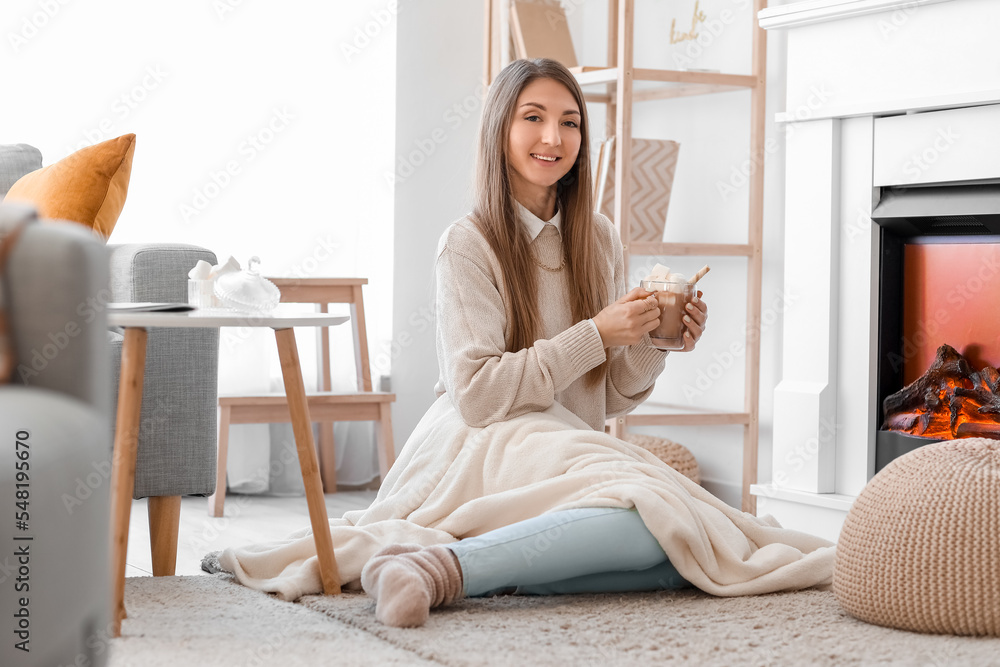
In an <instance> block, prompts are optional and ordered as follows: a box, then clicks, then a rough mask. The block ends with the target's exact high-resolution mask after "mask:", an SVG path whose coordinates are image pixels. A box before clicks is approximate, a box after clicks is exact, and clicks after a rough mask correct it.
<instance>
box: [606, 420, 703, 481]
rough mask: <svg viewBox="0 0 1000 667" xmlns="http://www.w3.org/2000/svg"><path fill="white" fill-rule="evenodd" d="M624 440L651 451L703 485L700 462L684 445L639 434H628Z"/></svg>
mask: <svg viewBox="0 0 1000 667" xmlns="http://www.w3.org/2000/svg"><path fill="white" fill-rule="evenodd" d="M623 440H625V441H626V442H631V443H632V444H633V445H638V446H640V447H642V448H643V449H646V450H649V453H650V454H652V455H653V456H655V457H656V458H658V459H660V460H661V461H663V462H664V463H666V464H667V465H668V466H670V467H671V468H673V469H674V470H676V471H677V472H679V473H680V474H682V475H684V476H685V477H687V478H688V479H690V480H691V481H693V482H694V483H695V484H701V475H699V474H698V462H697V461H695V459H694V454H692V453H691V451H690V450H689V449H688V448H687V447H685V446H684V445H679V444H677V443H676V442H674V441H673V440H667V439H666V438H657V437H654V436H651V435H639V434H637V433H626V434H625V437H624V438H623Z"/></svg>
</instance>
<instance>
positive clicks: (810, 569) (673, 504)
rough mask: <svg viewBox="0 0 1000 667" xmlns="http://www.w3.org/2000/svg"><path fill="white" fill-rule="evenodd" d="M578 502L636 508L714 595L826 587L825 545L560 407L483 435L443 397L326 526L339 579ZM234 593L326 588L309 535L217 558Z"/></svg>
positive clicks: (829, 566)
mask: <svg viewBox="0 0 1000 667" xmlns="http://www.w3.org/2000/svg"><path fill="white" fill-rule="evenodd" d="M574 507H626V508H628V507H635V508H636V509H637V510H638V512H639V515H640V516H641V517H642V519H643V521H644V522H645V523H646V526H647V527H648V528H649V530H650V532H652V533H653V535H654V536H655V537H656V539H657V540H658V541H659V543H660V545H661V546H662V547H663V550H664V551H665V552H666V554H667V556H668V557H669V558H670V561H671V562H672V563H673V564H674V566H675V567H676V568H677V570H678V571H679V572H680V573H681V575H683V576H684V578H686V579H687V580H688V581H690V582H691V583H692V584H694V585H695V586H697V587H698V588H700V589H701V590H703V591H705V592H708V593H711V594H714V595H721V596H735V595H752V594H759V593H769V592H775V591H784V590H795V589H802V588H809V587H812V586H827V585H829V584H830V583H831V579H832V571H833V556H834V547H833V545H832V544H831V543H830V542H827V541H826V540H823V539H820V538H818V537H814V536H811V535H807V534H804V533H800V532H797V531H792V530H787V529H784V528H781V527H780V526H778V524H777V522H776V521H774V520H773V519H772V518H770V517H764V518H758V517H754V516H753V515H750V514H746V513H744V512H741V511H740V510H737V509H735V508H733V507H731V506H730V505H728V504H726V503H724V502H722V501H721V500H719V499H718V498H716V497H715V496H713V495H712V494H710V493H709V492H708V491H706V490H705V489H703V488H702V487H700V486H698V485H697V484H695V483H694V482H692V481H691V480H689V479H688V478H686V477H685V476H684V475H682V474H680V473H678V472H676V471H675V470H673V469H672V468H670V467H668V466H667V465H666V464H665V463H663V462H662V461H661V460H660V459H658V458H657V457H655V456H653V455H652V454H650V453H649V452H647V451H646V450H644V449H642V448H641V447H637V446H635V445H632V444H629V443H627V442H624V441H622V440H619V439H617V438H614V437H611V436H609V435H606V434H604V433H599V432H596V431H594V430H592V429H590V428H589V427H587V425H586V424H584V423H583V422H582V421H581V420H580V419H579V418H578V417H577V416H576V415H574V414H573V413H571V412H570V411H569V410H567V409H566V408H564V407H562V406H561V405H559V404H554V405H553V406H552V407H550V408H549V409H547V410H545V411H544V412H535V413H530V414H527V415H523V416H521V417H517V418H515V419H511V420H509V421H506V422H500V423H496V424H492V425H490V426H487V427H485V428H473V427H471V426H468V425H467V424H465V422H464V421H462V418H461V416H460V415H459V414H458V412H457V411H456V410H455V409H454V407H453V406H452V403H451V400H450V398H449V397H448V396H447V395H444V396H441V397H440V398H439V399H438V400H437V402H436V403H435V404H434V405H433V406H432V407H431V409H430V410H429V411H428V413H427V414H426V415H425V416H424V418H423V419H422V420H421V421H420V423H419V424H418V425H417V427H416V429H415V430H414V432H413V434H412V435H411V436H410V438H409V440H408V441H407V444H406V446H405V447H404V448H403V450H402V451H401V452H400V455H399V458H398V459H397V461H396V463H395V465H394V466H393V468H392V470H391V471H390V472H389V474H388V476H387V477H386V479H385V481H384V482H383V484H382V487H381V489H380V490H379V492H378V496H377V497H376V499H375V502H374V503H372V505H371V507H369V508H368V509H366V510H358V511H355V512H348V513H347V514H345V515H344V518H342V519H333V520H331V521H330V530H331V533H332V536H333V546H334V550H335V555H336V559H337V565H338V568H339V570H340V577H341V583H342V585H345V586H348V587H356V586H357V583H358V580H359V579H360V576H361V569H362V567H364V564H365V562H366V561H367V560H368V559H369V558H370V557H371V556H372V554H374V553H375V552H376V551H378V550H379V549H381V548H382V547H383V546H385V545H387V544H393V543H414V544H420V545H425V546H426V545H431V544H448V543H450V542H454V541H456V540H457V539H461V538H462V537H471V536H474V535H479V534H482V533H485V532H487V531H490V530H493V529H495V528H499V527H501V526H505V525H508V524H511V523H515V522H517V521H521V520H523V519H528V518H531V517H534V516H538V515H539V514H543V513H546V512H552V511H557V510H563V509H569V508H574ZM219 562H220V564H221V566H222V568H223V569H225V570H227V571H230V572H232V573H234V574H235V575H236V577H237V579H239V581H240V582H242V583H243V584H244V585H246V586H249V587H251V588H255V589H258V590H262V591H267V592H272V593H277V594H278V596H279V597H281V598H283V599H286V600H296V599H298V598H299V597H301V596H303V595H309V594H315V593H319V592H321V591H322V585H321V583H320V577H319V568H318V561H317V558H316V549H315V546H314V543H313V540H312V533H311V530H309V529H305V530H302V531H299V532H297V533H294V534H292V535H290V536H289V537H288V538H287V539H285V540H280V541H276V542H270V543H262V544H255V545H250V546H247V547H242V548H238V549H226V550H225V551H224V552H222V554H221V555H220V557H219Z"/></svg>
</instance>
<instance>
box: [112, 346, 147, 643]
mask: <svg viewBox="0 0 1000 667" xmlns="http://www.w3.org/2000/svg"><path fill="white" fill-rule="evenodd" d="M145 371H146V330H145V329H141V328H138V327H128V328H126V329H125V340H124V341H123V342H122V364H121V376H120V378H119V383H118V416H117V419H116V422H115V449H114V455H113V457H112V459H111V581H112V585H113V586H114V597H113V599H112V604H113V605H114V606H113V608H112V611H111V625H112V636H113V637H118V636H120V635H121V625H122V619H123V618H125V554H126V550H127V548H128V524H129V519H130V516H131V513H132V492H133V491H134V490H135V456H136V448H137V443H138V440H139V419H140V414H141V410H142V382H143V376H144V375H145Z"/></svg>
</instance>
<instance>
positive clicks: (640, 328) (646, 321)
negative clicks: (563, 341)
mask: <svg viewBox="0 0 1000 667" xmlns="http://www.w3.org/2000/svg"><path fill="white" fill-rule="evenodd" d="M698 294H699V295H701V292H699V293H698ZM659 323H660V309H659V307H658V306H657V305H656V296H655V295H654V294H653V293H652V292H647V291H646V290H644V289H642V288H641V287H636V288H635V289H633V290H632V291H631V292H629V293H628V294H626V295H625V296H623V297H622V298H620V299H618V300H617V301H615V302H614V303H613V304H611V305H610V306H608V307H607V308H605V309H604V310H602V311H601V312H599V313H598V314H597V315H595V316H594V324H596V325H597V331H598V332H600V334H601V340H602V341H604V347H615V346H618V345H634V344H636V343H638V342H639V341H640V340H642V336H643V334H645V333H647V332H649V331H652V330H653V329H655V328H656V326H657V325H658V324H659ZM698 335H699V336H701V332H700V330H699V332H698ZM695 340H697V339H695ZM686 344H687V339H685V346H686ZM691 347H692V348H693V347H694V344H693V343H692V345H691Z"/></svg>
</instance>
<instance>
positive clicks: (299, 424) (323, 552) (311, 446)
mask: <svg viewBox="0 0 1000 667" xmlns="http://www.w3.org/2000/svg"><path fill="white" fill-rule="evenodd" d="M274 337H275V339H276V340H277V342H278V357H279V359H280V360H281V375H282V378H283V379H284V381H285V397H286V398H287V399H288V411H289V413H291V420H292V432H293V433H294V434H295V448H296V450H297V451H298V453H299V466H301V468H302V483H303V485H304V486H305V489H306V502H307V503H308V505H309V521H310V523H311V524H312V530H313V538H314V539H315V541H316V555H317V557H318V558H319V574H320V578H321V579H322V581H323V592H324V593H326V594H327V595H337V594H338V593H340V573H339V572H338V570H337V560H336V559H335V558H334V556H333V538H332V537H331V536H330V521H329V519H328V518H327V514H326V499H325V498H324V497H323V483H322V481H320V477H319V462H318V461H317V458H316V445H315V443H314V442H313V435H312V421H311V420H310V418H309V404H308V403H307V402H306V388H305V384H303V382H302V367H301V366H299V351H298V347H297V346H296V345H295V332H294V330H292V329H275V330H274Z"/></svg>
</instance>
